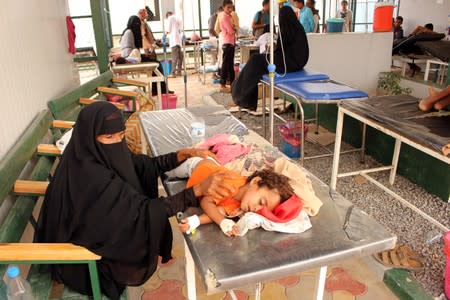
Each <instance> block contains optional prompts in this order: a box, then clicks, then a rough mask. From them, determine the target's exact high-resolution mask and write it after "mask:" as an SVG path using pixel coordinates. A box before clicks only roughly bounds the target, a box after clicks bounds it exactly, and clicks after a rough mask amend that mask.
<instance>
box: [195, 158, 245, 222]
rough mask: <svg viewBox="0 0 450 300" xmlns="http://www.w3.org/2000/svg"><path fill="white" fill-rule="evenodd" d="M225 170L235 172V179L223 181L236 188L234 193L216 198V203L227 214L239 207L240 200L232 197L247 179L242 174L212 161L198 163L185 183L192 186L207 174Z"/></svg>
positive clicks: (206, 176) (231, 213)
mask: <svg viewBox="0 0 450 300" xmlns="http://www.w3.org/2000/svg"><path fill="white" fill-rule="evenodd" d="M222 170H227V171H228V172H232V173H235V174H236V175H237V179H225V180H224V182H225V183H227V184H228V185H230V186H232V187H234V188H235V189H236V193H234V194H232V195H229V197H226V198H223V199H218V200H216V201H215V202H216V205H217V206H221V207H223V208H224V209H225V212H226V213H227V215H233V214H234V212H235V211H236V210H237V209H239V208H240V206H241V202H240V201H239V200H236V199H234V198H233V196H235V195H236V194H237V192H238V191H239V189H240V188H241V187H242V186H244V185H245V184H246V181H247V179H246V178H245V177H244V176H241V175H239V174H238V173H236V172H233V171H230V170H228V169H227V168H225V167H223V166H220V165H216V164H214V163H200V164H199V165H198V166H197V167H196V168H195V169H194V171H193V172H192V174H191V177H189V180H188V182H187V184H186V187H187V188H189V187H192V186H193V185H196V184H199V183H201V182H202V181H203V180H205V179H206V178H208V176H209V175H211V174H214V173H216V172H219V171H222Z"/></svg>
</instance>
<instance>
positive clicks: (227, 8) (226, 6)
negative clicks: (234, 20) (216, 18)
mask: <svg viewBox="0 0 450 300" xmlns="http://www.w3.org/2000/svg"><path fill="white" fill-rule="evenodd" d="M222 7H223V11H224V12H225V13H227V14H231V12H232V11H233V8H234V5H233V1H231V0H224V1H223V4H222Z"/></svg>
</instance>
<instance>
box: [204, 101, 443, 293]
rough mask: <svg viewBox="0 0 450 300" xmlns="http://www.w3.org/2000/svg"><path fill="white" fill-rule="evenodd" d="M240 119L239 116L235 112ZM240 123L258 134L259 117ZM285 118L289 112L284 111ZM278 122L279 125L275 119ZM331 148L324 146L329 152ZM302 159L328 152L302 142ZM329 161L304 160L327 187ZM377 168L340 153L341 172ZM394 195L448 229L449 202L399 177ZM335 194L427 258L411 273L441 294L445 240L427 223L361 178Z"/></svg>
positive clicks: (385, 175) (341, 184)
mask: <svg viewBox="0 0 450 300" xmlns="http://www.w3.org/2000/svg"><path fill="white" fill-rule="evenodd" d="M212 96H213V98H214V100H216V102H218V103H220V104H223V105H228V104H229V103H230V101H231V99H229V98H228V96H227V95H224V94H222V95H219V96H216V95H212ZM223 96H225V97H226V98H225V99H223V98H222V99H220V97H223ZM234 115H235V116H236V117H238V114H237V113H234ZM241 116H242V117H241V121H242V122H243V123H244V124H245V125H246V126H247V127H248V128H249V129H252V130H254V131H255V132H257V133H259V134H260V135H262V131H263V130H262V126H261V118H262V117H261V116H253V115H251V114H248V113H246V112H243V113H242V115H241ZM282 116H283V117H284V118H285V119H286V118H289V117H290V116H291V114H290V113H283V114H282ZM275 122H276V124H280V123H279V122H280V121H278V120H275ZM279 141H280V135H279V134H278V132H276V133H275V134H274V144H275V145H278V144H279ZM333 147H334V144H332V145H330V146H327V148H328V149H329V150H331V151H333V150H334V149H333ZM347 149H352V146H350V145H348V144H345V143H343V144H342V150H347ZM305 152H306V157H307V156H312V155H317V154H323V153H326V150H324V149H322V148H321V147H318V146H317V145H315V144H313V143H311V142H307V143H306V148H305ZM332 161H333V158H332V157H326V158H320V159H312V160H306V161H305V168H306V169H308V170H309V171H311V172H312V173H313V174H314V175H316V176H317V177H318V178H320V179H321V180H322V181H324V182H325V183H327V184H329V183H330V178H331V167H332ZM376 166H380V164H379V163H378V162H376V161H375V160H374V159H372V158H371V157H369V156H366V159H365V162H364V163H361V162H360V156H359V153H351V154H345V155H341V158H340V164H339V172H347V171H355V170H358V169H363V168H372V167H376ZM372 177H374V178H375V179H377V180H378V181H380V182H382V183H383V184H384V185H386V186H389V172H387V171H386V172H379V173H372ZM392 189H393V190H394V192H396V193H397V194H398V195H400V196H401V197H403V198H404V199H406V200H407V201H409V202H410V203H412V204H413V205H415V206H416V207H418V208H420V209H421V210H423V211H424V212H426V213H427V214H428V215H430V216H432V217H433V218H435V219H436V220H438V221H439V222H440V223H442V224H444V225H445V226H447V227H450V204H448V203H445V202H444V201H442V199H440V198H439V197H437V196H434V195H432V194H430V193H428V192H427V191H425V190H424V189H423V188H421V187H419V186H418V185H416V184H414V183H412V182H410V181H409V180H408V179H406V178H404V177H402V176H400V175H397V176H396V180H395V185H394V187H393V188H392ZM337 191H338V192H339V193H341V194H342V195H344V196H345V197H346V198H347V199H348V200H350V201H351V202H353V203H354V204H355V205H357V206H358V207H359V208H360V209H362V210H363V211H365V212H367V213H368V214H369V215H371V216H372V217H373V218H375V219H376V220H378V221H379V222H380V223H381V224H383V225H384V226H385V227H386V228H387V229H388V230H389V231H390V232H392V233H393V234H395V235H397V238H398V243H399V244H408V245H409V246H410V247H411V248H412V249H414V250H415V251H417V252H419V253H421V254H422V255H423V256H424V257H425V261H424V264H425V268H424V269H423V270H421V271H415V272H412V274H413V276H414V277H415V278H416V279H417V280H418V281H419V282H420V283H421V284H422V285H423V287H424V288H425V290H426V291H427V292H428V293H429V294H430V295H432V296H434V297H438V296H441V295H442V293H443V290H444V274H445V255H444V253H443V239H442V237H439V238H437V239H435V240H434V241H432V242H430V238H431V237H434V236H437V235H439V234H440V232H439V230H437V228H435V227H434V226H432V225H431V223H430V222H429V221H427V220H425V219H424V218H422V217H421V216H420V215H418V214H417V213H415V212H414V211H412V210H411V209H409V208H407V207H405V206H403V205H402V204H401V203H400V202H399V201H397V200H395V199H394V198H393V197H392V196H389V195H388V194H386V193H385V192H383V191H382V190H381V189H379V188H378V187H376V186H375V185H374V184H372V183H370V182H367V181H366V179H365V178H363V177H361V176H359V177H345V178H341V179H339V180H338V184H337Z"/></svg>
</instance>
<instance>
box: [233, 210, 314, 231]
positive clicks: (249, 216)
mask: <svg viewBox="0 0 450 300" xmlns="http://www.w3.org/2000/svg"><path fill="white" fill-rule="evenodd" d="M236 225H237V226H238V228H239V235H240V236H244V235H245V234H246V233H247V232H248V231H249V230H251V229H255V228H258V227H262V228H263V229H265V230H268V231H277V232H284V233H301V232H305V231H306V230H308V229H310V228H311V227H312V225H311V221H310V220H309V217H308V214H307V213H306V212H305V211H304V210H302V211H301V212H300V213H299V214H298V216H297V217H296V218H295V219H292V220H291V221H289V222H285V223H277V222H273V221H271V220H269V219H267V218H265V217H264V216H262V215H260V214H257V213H253V212H248V213H246V214H245V215H244V216H243V217H242V218H241V219H240V220H239V221H238V222H237V223H236Z"/></svg>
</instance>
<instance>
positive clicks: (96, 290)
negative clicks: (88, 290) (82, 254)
mask: <svg viewBox="0 0 450 300" xmlns="http://www.w3.org/2000/svg"><path fill="white" fill-rule="evenodd" d="M89 276H90V277H91V286H92V295H93V296H94V300H100V299H101V298H102V293H101V292H100V281H99V279H98V272H97V261H90V262H89Z"/></svg>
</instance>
